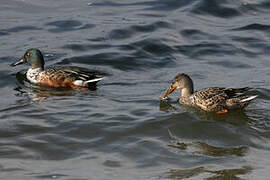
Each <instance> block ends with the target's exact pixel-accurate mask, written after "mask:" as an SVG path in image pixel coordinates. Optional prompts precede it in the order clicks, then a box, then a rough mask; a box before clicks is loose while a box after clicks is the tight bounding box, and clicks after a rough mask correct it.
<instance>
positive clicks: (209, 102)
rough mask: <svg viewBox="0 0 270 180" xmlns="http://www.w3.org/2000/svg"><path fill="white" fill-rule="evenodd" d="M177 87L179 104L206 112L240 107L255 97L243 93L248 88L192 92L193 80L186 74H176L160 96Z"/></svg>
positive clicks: (205, 89) (163, 96)
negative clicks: (179, 93)
mask: <svg viewBox="0 0 270 180" xmlns="http://www.w3.org/2000/svg"><path fill="white" fill-rule="evenodd" d="M177 89H182V93H181V96H180V98H179V100H178V102H179V103H180V104H184V105H187V106H192V107H197V108H200V109H202V110H204V111H207V112H224V111H225V112H227V111H228V110H230V109H242V108H245V107H246V106H247V105H248V104H249V102H250V101H251V100H253V99H254V98H256V97H257V96H256V95H255V96H247V95H245V93H246V91H247V90H248V89H249V88H223V87H209V88H204V89H201V90H199V91H196V92H193V82H192V80H191V78H190V77H189V76H188V75H186V74H178V75H177V76H176V77H175V78H174V80H173V82H172V84H171V86H170V88H169V89H168V90H167V91H166V92H165V93H164V95H162V96H161V97H162V98H165V97H167V96H168V95H169V94H170V93H172V92H173V91H175V90H177Z"/></svg>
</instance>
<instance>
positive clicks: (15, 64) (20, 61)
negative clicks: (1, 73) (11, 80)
mask: <svg viewBox="0 0 270 180" xmlns="http://www.w3.org/2000/svg"><path fill="white" fill-rule="evenodd" d="M24 62H25V61H24V59H21V60H19V61H17V62H15V63H12V64H10V66H12V67H14V66H17V65H20V64H23V63H24Z"/></svg>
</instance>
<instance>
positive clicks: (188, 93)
mask: <svg viewBox="0 0 270 180" xmlns="http://www.w3.org/2000/svg"><path fill="white" fill-rule="evenodd" d="M193 92H194V90H193V83H192V82H190V83H189V84H188V86H186V87H184V88H183V89H182V91H181V96H182V97H189V96H191V95H192V94H193Z"/></svg>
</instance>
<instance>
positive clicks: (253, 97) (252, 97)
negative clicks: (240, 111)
mask: <svg viewBox="0 0 270 180" xmlns="http://www.w3.org/2000/svg"><path fill="white" fill-rule="evenodd" d="M257 97H258V95H254V96H249V97H247V98H245V99H241V101H240V102H249V101H252V100H253V99H255V98H257Z"/></svg>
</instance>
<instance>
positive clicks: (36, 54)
mask: <svg viewBox="0 0 270 180" xmlns="http://www.w3.org/2000/svg"><path fill="white" fill-rule="evenodd" d="M26 62H27V63H29V64H30V65H31V67H32V68H41V69H42V70H43V69H44V58H43V55H42V53H41V51H40V50H38V49H34V48H31V49H28V50H27V51H26V52H25V53H24V56H23V58H22V59H21V60H19V61H17V62H15V63H12V64H11V66H17V65H20V64H23V63H26Z"/></svg>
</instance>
